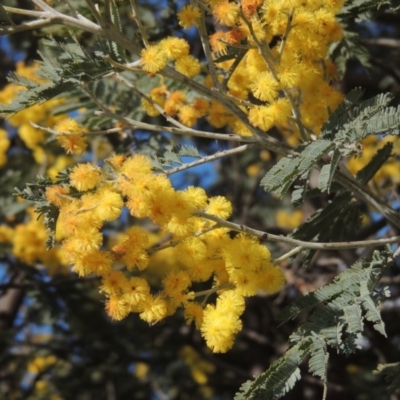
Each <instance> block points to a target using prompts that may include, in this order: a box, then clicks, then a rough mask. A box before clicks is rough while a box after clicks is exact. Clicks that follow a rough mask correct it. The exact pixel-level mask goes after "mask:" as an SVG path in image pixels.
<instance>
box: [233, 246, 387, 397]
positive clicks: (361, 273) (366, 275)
mask: <svg viewBox="0 0 400 400" xmlns="http://www.w3.org/2000/svg"><path fill="white" fill-rule="evenodd" d="M392 262H393V259H392V251H391V249H390V247H389V246H388V247H387V248H386V249H385V250H383V251H375V252H374V254H373V256H372V259H371V260H370V261H367V260H360V261H358V262H357V263H356V264H354V265H353V266H352V267H351V268H349V269H348V270H346V271H344V272H342V273H341V274H339V275H338V276H337V277H336V278H335V279H334V281H333V282H332V283H331V284H329V285H326V286H323V287H322V288H320V289H318V290H316V291H314V292H312V293H309V294H308V295H306V296H304V297H303V298H302V299H300V300H298V301H296V302H294V303H293V304H290V305H289V306H288V307H287V308H286V309H284V310H283V312H282V313H281V315H280V317H279V319H280V320H281V321H287V320H288V319H291V318H294V317H296V316H297V315H299V314H300V313H301V312H306V311H310V310H311V309H313V308H315V307H316V309H315V311H314V312H313V313H312V314H311V316H309V317H308V318H307V320H306V321H305V322H304V323H303V324H301V325H300V327H299V328H298V329H297V330H296V331H295V332H294V333H293V334H292V335H291V336H290V343H291V344H292V346H291V347H290V348H289V350H287V351H286V353H285V354H284V355H283V356H282V357H281V358H279V359H278V360H276V361H275V362H274V363H273V364H272V365H271V367H270V368H269V369H268V370H267V371H266V372H264V373H263V374H261V375H259V376H258V377H257V378H256V379H255V380H254V381H253V382H252V383H250V384H249V382H246V383H245V384H244V385H243V386H242V388H241V393H238V394H237V395H236V397H235V399H236V400H239V399H256V398H257V399H266V400H276V399H279V398H280V397H282V396H283V395H284V394H285V393H286V392H287V391H288V390H290V389H291V388H292V387H293V385H294V384H295V382H296V381H297V380H299V379H300V375H299V371H300V370H299V366H300V364H301V363H302V362H303V360H305V359H306V358H309V361H308V368H309V371H310V373H312V374H313V375H315V376H318V377H319V378H321V379H322V381H323V383H324V385H326V381H327V369H328V359H329V353H328V347H332V348H334V349H336V351H337V352H339V353H340V354H344V355H348V354H351V353H353V352H354V351H356V350H357V348H358V345H357V342H356V340H357V338H358V337H360V335H361V332H362V329H363V326H364V320H367V321H371V322H373V324H374V327H375V329H377V330H378V331H379V332H381V333H383V334H384V324H383V321H382V318H381V315H380V313H379V311H378V309H377V303H378V301H379V299H378V297H377V296H376V294H375V287H376V284H377V283H378V281H379V279H380V278H381V276H382V274H383V272H384V271H385V270H386V269H387V268H388V266H390V265H391V264H392Z"/></svg>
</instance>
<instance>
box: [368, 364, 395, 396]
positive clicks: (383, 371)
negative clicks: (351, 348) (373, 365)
mask: <svg viewBox="0 0 400 400" xmlns="http://www.w3.org/2000/svg"><path fill="white" fill-rule="evenodd" d="M374 374H376V375H379V376H381V377H382V378H383V379H384V380H385V381H386V383H387V384H388V387H387V389H388V391H389V392H394V391H396V390H399V389H400V362H398V363H391V364H379V365H378V367H377V369H376V370H375V371H374Z"/></svg>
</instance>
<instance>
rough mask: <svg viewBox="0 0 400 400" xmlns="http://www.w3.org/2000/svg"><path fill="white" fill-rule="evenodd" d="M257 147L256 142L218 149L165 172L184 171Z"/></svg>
mask: <svg viewBox="0 0 400 400" xmlns="http://www.w3.org/2000/svg"><path fill="white" fill-rule="evenodd" d="M256 147H258V146H257V145H256V144H244V145H242V146H239V147H235V148H233V149H230V150H223V151H218V152H216V153H214V154H212V155H211V156H206V157H202V158H201V159H199V160H196V161H193V162H191V163H187V164H184V165H180V166H179V167H175V168H171V169H169V170H167V171H165V174H166V175H172V174H175V173H177V172H180V171H184V170H186V169H189V168H193V167H196V166H197V165H201V164H205V163H207V162H209V161H214V160H218V159H219V158H223V157H227V156H231V155H232V154H237V153H243V152H244V151H246V150H249V149H252V148H253V149H254V148H256Z"/></svg>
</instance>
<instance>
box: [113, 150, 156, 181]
mask: <svg viewBox="0 0 400 400" xmlns="http://www.w3.org/2000/svg"><path fill="white" fill-rule="evenodd" d="M152 168H153V166H152V164H151V160H150V159H149V158H148V157H146V156H144V155H142V154H135V155H134V156H132V157H129V158H127V159H126V161H125V162H124V163H123V164H122V167H121V169H120V171H119V172H120V174H121V175H125V176H127V177H128V178H135V177H136V176H138V175H140V174H151V170H152Z"/></svg>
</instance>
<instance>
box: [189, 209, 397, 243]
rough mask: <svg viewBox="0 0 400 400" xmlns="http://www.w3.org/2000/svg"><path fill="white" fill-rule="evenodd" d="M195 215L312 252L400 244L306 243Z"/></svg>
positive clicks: (375, 240)
mask: <svg viewBox="0 0 400 400" xmlns="http://www.w3.org/2000/svg"><path fill="white" fill-rule="evenodd" d="M195 215H197V216H199V217H202V218H205V219H209V220H210V221H214V222H216V223H217V224H218V225H219V226H220V227H225V228H229V229H231V230H233V231H236V232H244V233H248V234H249V235H253V236H256V237H258V238H260V239H261V240H266V241H269V242H281V243H286V244H288V245H290V246H301V247H303V248H305V249H312V250H343V249H358V248H360V247H377V246H383V245H385V244H391V243H398V242H400V236H394V237H390V238H387V239H372V240H364V241H361V242H358V241H357V242H331V243H317V242H304V241H302V240H297V239H293V238H290V237H287V236H278V235H273V234H272V233H267V232H263V231H259V230H257V229H252V228H249V227H248V226H245V225H239V224H235V223H233V222H229V221H225V220H224V219H222V218H219V217H217V216H215V215H210V214H207V213H205V212H202V211H199V212H196V213H195Z"/></svg>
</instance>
